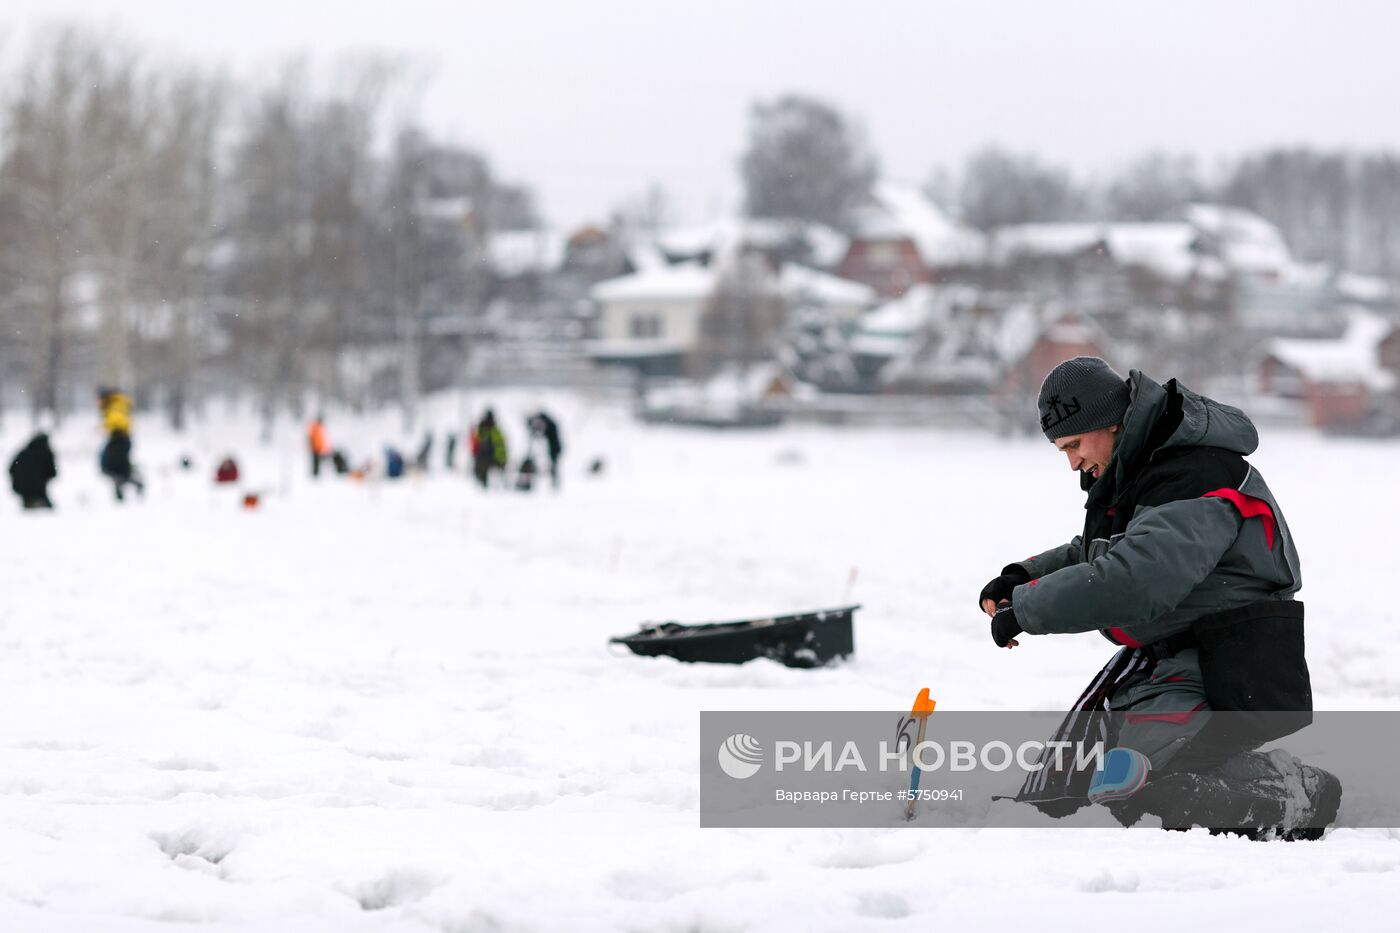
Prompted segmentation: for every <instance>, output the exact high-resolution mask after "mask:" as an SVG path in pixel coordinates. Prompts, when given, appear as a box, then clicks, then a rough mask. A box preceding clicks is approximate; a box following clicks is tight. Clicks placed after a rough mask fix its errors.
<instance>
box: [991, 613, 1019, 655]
mask: <svg viewBox="0 0 1400 933" xmlns="http://www.w3.org/2000/svg"><path fill="white" fill-rule="evenodd" d="M1022 631H1023V629H1022V628H1021V623H1019V622H1017V621H1016V610H1015V609H1013V608H1011V604H1010V603H1006V604H1005V605H1002V606H999V607H997V611H996V614H995V615H993V616H992V641H994V642H996V643H997V647H998V648H1005V647H1006V645H1007V643H1008V642H1010V641H1011V639H1013V638H1015V637H1016V636H1017V635H1019V634H1021V632H1022Z"/></svg>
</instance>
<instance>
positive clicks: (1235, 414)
mask: <svg viewBox="0 0 1400 933" xmlns="http://www.w3.org/2000/svg"><path fill="white" fill-rule="evenodd" d="M1128 391H1129V402H1128V411H1127V413H1126V414H1125V415H1124V416H1123V439H1122V440H1121V441H1119V442H1118V447H1117V449H1116V450H1114V452H1113V460H1112V461H1111V462H1110V464H1109V469H1108V470H1105V471H1104V475H1103V476H1102V477H1100V479H1099V481H1097V482H1094V483H1092V484H1091V485H1090V489H1091V490H1092V491H1091V494H1090V499H1094V498H1096V496H1097V495H1103V494H1106V493H1107V492H1108V491H1109V490H1110V489H1114V490H1117V489H1123V488H1124V487H1125V486H1126V485H1127V483H1128V482H1129V481H1130V480H1131V479H1132V478H1133V476H1134V475H1136V474H1137V473H1138V472H1139V471H1140V470H1141V469H1142V467H1143V466H1145V465H1146V464H1147V462H1148V461H1149V460H1151V458H1152V457H1153V456H1154V455H1155V454H1156V453H1158V452H1159V451H1162V450H1166V449H1168V448H1176V447H1220V448H1224V449H1225V450H1229V451H1232V452H1234V453H1237V454H1240V455H1241V456H1248V455H1250V454H1252V453H1254V451H1255V450H1256V449H1258V447H1259V431H1258V430H1257V429H1256V428H1255V427H1254V422H1252V421H1250V420H1249V416H1248V415H1246V414H1245V413H1244V412H1242V411H1240V410H1239V409H1238V408H1235V407H1234V406H1231V405H1225V404H1223V403H1221V402H1217V401H1216V400H1215V399H1212V398H1207V397H1206V396H1204V395H1198V394H1197V393H1195V392H1192V391H1191V390H1190V389H1187V388H1185V387H1184V386H1182V385H1180V384H1178V383H1177V381H1176V380H1175V379H1172V380H1170V381H1169V382H1168V383H1167V384H1166V385H1161V384H1159V383H1157V382H1155V381H1153V380H1152V379H1149V378H1148V377H1147V376H1145V375H1143V374H1142V372H1141V371H1140V370H1136V369H1134V370H1131V371H1130V373H1129V376H1128ZM1105 481H1108V482H1107V483H1106V482H1105ZM1101 487H1102V488H1101Z"/></svg>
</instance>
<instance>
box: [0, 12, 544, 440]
mask: <svg viewBox="0 0 1400 933" xmlns="http://www.w3.org/2000/svg"><path fill="white" fill-rule="evenodd" d="M0 81H3V84H0V89H3V92H4V93H3V99H0V326H2V327H3V333H4V334H5V339H4V340H3V341H0V399H3V398H5V397H10V398H13V397H14V396H15V395H17V394H20V393H23V395H24V396H25V397H26V398H27V400H28V403H29V405H30V407H32V408H33V409H34V410H36V411H38V410H52V411H54V412H56V413H59V414H61V413H62V412H63V411H65V410H67V409H70V408H71V407H72V406H73V405H74V404H76V403H79V402H85V401H86V399H80V398H78V393H80V392H83V391H86V390H89V389H90V388H91V387H92V386H93V385H94V384H95V383H96V384H102V383H109V384H115V385H122V386H125V387H129V388H131V389H132V390H134V391H135V392H136V394H137V395H138V399H139V400H140V401H144V402H147V403H151V402H159V403H161V404H163V405H165V406H166V407H167V408H168V410H169V412H170V415H171V418H172V419H173V421H174V422H175V423H176V424H177V425H178V424H179V423H181V421H182V420H183V419H184V418H185V416H186V413H187V411H188V409H189V407H190V406H191V405H192V404H198V402H199V400H200V399H201V398H203V397H205V396H207V395H208V394H209V393H210V392H212V391H216V390H237V389H240V388H242V387H245V386H248V387H253V389H254V391H256V392H257V393H258V401H259V402H260V404H261V407H262V409H263V411H264V412H265V413H266V414H268V415H269V416H270V415H271V413H272V412H273V411H274V410H275V409H276V408H277V407H279V406H281V405H284V404H291V405H293V406H296V405H299V404H301V403H302V401H303V400H307V401H314V400H318V399H327V398H336V399H341V400H344V401H348V402H352V403H364V402H368V401H371V400H374V399H376V398H386V397H387V398H395V397H397V398H398V399H400V400H401V401H403V402H404V404H405V406H406V410H407V411H409V414H410V416H411V409H412V404H413V402H414V400H415V399H416V398H417V396H418V393H419V391H420V390H421V389H422V388H425V387H431V386H432V385H434V384H441V383H442V382H443V381H444V380H446V379H450V378H451V374H453V373H456V372H459V371H460V369H461V366H460V363H461V360H460V356H461V354H462V353H463V352H465V340H466V335H467V334H468V333H469V332H470V329H471V326H472V321H473V320H474V319H475V317H476V314H477V311H478V310H479V307H480V303H481V300H482V297H483V290H484V289H485V287H486V283H485V280H484V278H483V276H484V270H485V265H484V263H482V262H481V247H482V244H483V242H484V239H485V237H487V236H489V234H490V233H491V232H493V231H497V230H502V229H514V228H519V227H528V226H532V225H534V224H535V223H536V217H535V212H534V208H533V205H532V201H531V197H530V193H529V192H528V191H527V190H525V189H523V188H521V187H518V186H513V185H508V184H503V183H502V182H500V181H499V180H498V179H497V178H496V176H495V175H494V173H493V171H492V169H491V167H490V165H489V163H488V161H487V160H486V159H485V158H484V157H483V156H482V155H481V154H480V153H478V152H475V151H473V150H470V149H466V148H462V147H459V146H453V145H448V144H445V143H443V142H441V141H438V140H435V139H433V138H432V137H431V136H430V135H429V134H427V133H426V132H424V131H423V130H422V129H421V128H420V127H419V126H418V125H417V124H416V122H415V120H414V118H413V107H412V102H413V99H414V96H415V92H414V89H415V87H416V86H418V85H419V82H417V81H416V79H415V77H414V75H413V74H412V73H411V72H410V71H409V70H408V69H407V68H405V67H404V66H403V65H402V64H400V63H396V62H392V61H383V60H360V61H357V62H353V63H346V64H344V65H342V66H341V67H339V68H338V69H336V70H335V72H334V73H333V74H329V75H323V74H319V73H315V72H313V71H312V69H310V68H309V67H307V66H306V65H305V64H298V63H288V64H287V65H286V66H285V67H284V68H283V69H282V70H281V72H280V73H279V74H278V75H277V76H276V77H275V78H274V79H273V80H271V81H269V82H267V83H266V84H265V85H263V86H260V87H256V88H251V87H241V86H236V85H235V84H233V83H232V82H230V81H228V80H227V79H225V78H223V77H221V76H219V75H216V74H212V73H209V72H206V71H202V70H199V69H194V68H185V67H178V66H173V65H168V64H163V63H162V64H157V63H153V62H151V61H149V60H147V59H146V58H144V57H143V55H142V53H141V52H140V51H139V50H138V49H135V48H132V47H129V46H124V45H122V44H120V43H118V42H113V41H112V40H111V39H110V38H109V37H105V36H98V35H96V34H93V33H89V32H85V31H81V30H78V29H74V28H62V29H57V30H54V31H52V32H49V33H47V34H45V35H44V36H42V37H41V38H40V39H38V40H37V41H36V42H35V43H34V44H33V46H32V47H31V48H30V49H29V52H28V55H27V57H26V58H24V59H23V60H22V61H20V62H19V63H17V64H13V65H12V66H11V68H10V69H9V70H8V71H6V72H4V73H3V74H0ZM430 333H431V334H447V335H449V339H446V340H437V339H434V340H429V339H428V336H429V334H430ZM386 348H387V352H386ZM443 354H449V355H452V354H455V355H456V356H457V357H459V358H458V359H442V358H440V357H441V356H442V355H443Z"/></svg>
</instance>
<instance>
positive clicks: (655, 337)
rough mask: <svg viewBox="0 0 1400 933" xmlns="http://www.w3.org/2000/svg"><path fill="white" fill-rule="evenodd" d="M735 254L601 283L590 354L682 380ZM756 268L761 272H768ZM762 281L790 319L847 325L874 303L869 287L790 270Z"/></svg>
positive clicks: (786, 268)
mask: <svg viewBox="0 0 1400 933" xmlns="http://www.w3.org/2000/svg"><path fill="white" fill-rule="evenodd" d="M736 255H737V254H735V253H729V254H727V255H724V256H720V257H717V258H715V259H714V260H713V261H712V262H711V264H710V265H702V264H701V263H699V262H683V263H679V264H677V265H667V266H659V267H655V268H649V269H644V270H642V271H639V272H636V273H633V274H631V275H624V276H620V277H618V278H615V279H608V280H607V281H604V282H599V283H598V284H597V285H595V286H594V287H593V291H592V297H593V300H594V301H595V302H596V303H597V305H598V335H597V339H596V340H595V341H594V343H593V346H592V347H591V349H590V354H591V355H592V356H593V358H594V359H596V360H598V361H599V362H604V363H626V364H629V365H632V366H635V367H636V368H638V369H639V370H641V371H643V372H645V373H648V374H655V375H663V374H675V373H679V372H680V369H681V362H682V359H683V358H684V356H685V354H686V353H688V352H689V351H691V350H692V349H694V348H695V347H696V345H697V344H698V343H699V340H700V336H701V334H700V325H701V319H702V318H703V317H704V315H705V311H706V309H707V308H708V307H709V305H710V301H711V299H712V298H713V296H714V295H715V292H716V289H717V288H718V287H719V285H720V280H721V277H722V274H723V273H722V271H721V270H722V269H723V268H726V264H727V263H729V262H732V261H735V259H736ZM761 262H762V261H760V268H766V266H762V265H761ZM764 276H765V278H764V281H763V282H762V285H761V287H762V288H763V290H764V291H765V292H766V293H768V294H773V293H776V294H777V295H778V296H780V297H781V298H782V301H783V306H784V308H785V309H786V310H787V311H788V312H793V311H796V310H801V311H802V312H803V313H807V314H812V313H816V314H822V315H825V316H826V317H828V318H829V319H831V320H833V321H836V322H842V321H852V320H854V319H856V318H857V317H859V316H860V315H861V314H862V313H864V312H865V311H866V310H867V309H869V308H870V306H871V305H873V304H874V303H875V301H876V294H875V291H874V290H873V289H871V288H870V287H869V286H866V285H862V284H861V283H859V282H851V281H849V280H846V279H842V278H839V277H837V276H834V275H828V274H827V273H824V272H819V271H817V270H815V269H810V268H807V267H805V266H799V265H797V264H795V263H786V264H784V265H783V267H782V270H781V271H780V272H779V273H778V274H777V275H771V274H769V273H764Z"/></svg>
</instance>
